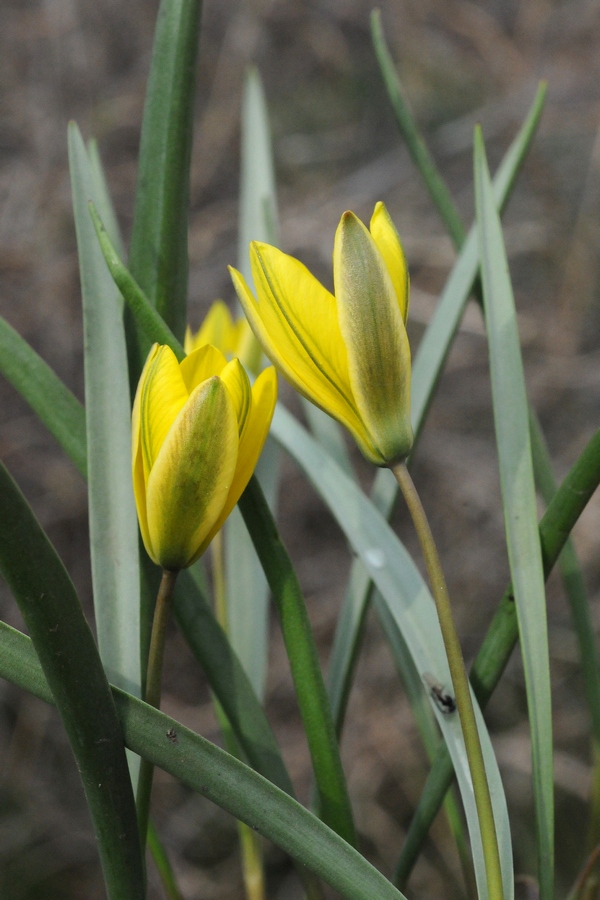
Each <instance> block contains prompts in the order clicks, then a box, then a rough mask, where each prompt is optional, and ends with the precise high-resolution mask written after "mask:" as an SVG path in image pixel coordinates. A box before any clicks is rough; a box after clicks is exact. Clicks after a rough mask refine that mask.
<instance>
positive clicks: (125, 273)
mask: <svg viewBox="0 0 600 900" xmlns="http://www.w3.org/2000/svg"><path fill="white" fill-rule="evenodd" d="M89 213H90V216H91V218H92V222H93V224H94V228H95V229H96V236H97V238H98V243H99V244H100V248H101V250H102V254H103V256H104V261H105V262H106V265H107V266H108V270H109V272H110V274H111V275H112V278H113V281H114V283H115V284H116V286H117V287H118V288H119V290H120V292H121V294H122V295H123V299H124V300H125V302H126V303H127V305H128V307H129V308H130V309H131V312H132V313H133V315H134V316H135V319H136V321H137V323H138V325H139V326H140V328H141V329H142V331H143V333H144V335H145V337H146V340H147V343H148V346H150V344H151V343H153V342H154V341H156V342H157V343H159V344H167V345H168V346H169V347H170V348H171V350H172V351H173V353H174V354H175V356H176V357H177V359H178V360H179V361H180V362H181V360H182V359H183V358H184V356H185V352H184V350H183V347H182V345H181V343H180V342H179V341H178V340H177V338H176V337H175V336H174V334H173V332H172V331H171V329H170V328H169V326H168V325H167V324H166V322H165V321H164V319H163V317H162V316H161V315H160V313H158V312H157V311H156V310H155V308H154V307H153V306H152V304H151V303H150V301H149V300H148V298H147V297H146V295H145V294H144V292H143V290H142V289H141V287H140V286H139V284H138V283H137V282H136V280H135V279H134V277H133V276H132V274H131V273H130V272H129V270H128V269H127V267H126V265H125V264H124V263H123V261H122V260H121V257H120V256H119V254H118V253H117V251H116V250H115V248H114V247H113V245H112V242H111V239H110V237H109V235H108V232H107V230H106V228H105V227H104V225H103V223H102V220H101V219H100V216H99V215H98V211H97V209H96V207H95V205H94V203H93V202H90V204H89Z"/></svg>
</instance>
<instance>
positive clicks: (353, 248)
mask: <svg viewBox="0 0 600 900" xmlns="http://www.w3.org/2000/svg"><path fill="white" fill-rule="evenodd" d="M333 277H334V283H335V291H336V298H337V301H338V313H339V319H340V327H341V331H342V334H343V336H344V340H345V343H346V348H347V351H348V363H349V370H350V380H351V383H352V390H353V393H354V399H355V402H356V405H357V407H358V410H359V413H360V416H361V419H362V421H363V422H364V424H365V426H366V429H367V431H368V434H369V437H370V440H371V442H372V444H373V446H374V448H375V450H376V452H377V453H378V454H379V455H380V457H381V461H380V462H379V465H383V464H385V463H392V462H397V461H398V460H399V459H402V458H404V457H405V456H406V454H407V453H408V451H409V449H410V447H411V446H412V430H411V426H410V347H409V344H408V336H407V334H406V328H405V326H404V321H403V318H402V314H401V312H400V308H399V306H398V301H397V296H396V291H395V289H394V285H393V284H392V280H391V278H390V274H389V272H388V270H387V266H386V264H385V262H384V259H383V257H382V255H381V253H380V252H379V249H378V247H377V245H376V243H375V241H374V240H373V238H372V237H371V234H370V233H369V231H368V230H367V229H366V228H365V226H364V225H363V223H362V222H361V221H360V219H358V218H357V217H356V216H355V215H354V213H350V212H346V213H344V215H343V216H342V219H341V221H340V224H339V226H338V229H337V231H336V236H335V245H334V254H333Z"/></svg>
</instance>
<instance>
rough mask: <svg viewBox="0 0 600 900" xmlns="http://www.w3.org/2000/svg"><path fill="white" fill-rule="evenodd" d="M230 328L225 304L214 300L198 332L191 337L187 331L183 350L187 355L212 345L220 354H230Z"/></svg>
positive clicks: (231, 326)
mask: <svg viewBox="0 0 600 900" xmlns="http://www.w3.org/2000/svg"><path fill="white" fill-rule="evenodd" d="M232 328H233V322H232V319H231V313H230V312H229V310H228V308H227V306H226V304H225V303H223V301H222V300H215V302H214V303H213V305H212V306H211V308H210V309H209V311H208V313H207V316H206V318H205V319H204V321H203V323H202V325H201V327H200V330H199V331H198V332H197V333H196V334H195V335H192V333H191V331H190V330H189V328H188V329H187V331H186V335H185V342H184V345H183V349H184V350H185V352H186V353H188V354H189V353H191V352H192V351H193V350H198V349H199V348H200V347H203V346H204V344H212V345H213V346H214V347H217V348H218V349H219V350H220V351H221V353H230V352H231V330H232Z"/></svg>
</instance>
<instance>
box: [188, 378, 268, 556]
mask: <svg viewBox="0 0 600 900" xmlns="http://www.w3.org/2000/svg"><path fill="white" fill-rule="evenodd" d="M276 402H277V372H276V371H275V369H274V368H273V367H272V366H269V368H268V369H265V370H264V371H263V372H261V373H260V375H259V376H258V378H257V379H256V381H255V382H254V384H253V385H252V405H251V408H250V415H249V416H248V419H247V422H246V428H245V430H244V433H243V435H242V438H241V440H240V448H239V452H238V459H237V466H236V469H235V475H234V478H233V482H232V485H231V488H230V490H229V494H228V496H227V500H226V502H225V506H224V507H223V510H222V512H221V515H220V516H219V518H218V519H217V521H216V522H215V524H214V526H213V528H212V530H211V531H210V533H209V534H208V535H207V536H206V538H205V540H204V547H203V549H204V548H206V547H208V545H209V544H210V542H211V541H212V539H213V537H214V536H215V534H216V533H217V531H218V530H219V529H220V528H221V526H222V525H223V523H224V522H225V519H226V518H227V516H228V515H229V513H230V512H231V510H232V509H233V507H234V506H235V505H236V503H237V502H238V500H239V499H240V497H241V495H242V493H243V492H244V490H245V489H246V485H247V484H248V482H249V481H250V476H251V475H252V473H253V472H254V469H255V468H256V464H257V462H258V458H259V456H260V454H261V452H262V448H263V446H264V443H265V441H266V439H267V435H268V433H269V428H270V427H271V419H272V418H273V413H274V412H275V404H276Z"/></svg>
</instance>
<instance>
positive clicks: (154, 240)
mask: <svg viewBox="0 0 600 900" xmlns="http://www.w3.org/2000/svg"><path fill="white" fill-rule="evenodd" d="M201 10H202V3H201V0H161V4H160V8H159V11H158V19H157V23H156V32H155V36H154V46H153V49H152V65H151V68H150V75H149V78H148V87H147V91H146V102H145V106H144V118H143V121H142V136H141V140H140V154H139V162H138V181H137V190H136V195H135V210H134V217H133V231H132V235H131V247H130V251H129V267H130V269H131V273H132V275H133V278H134V279H135V280H136V281H137V282H138V284H139V285H140V287H141V289H142V290H143V291H144V293H145V294H146V295H147V297H148V298H149V300H150V302H151V303H152V305H153V306H155V307H156V309H157V310H158V312H159V313H160V315H161V316H162V317H163V319H164V320H165V321H166V322H167V324H168V325H169V327H170V328H171V330H172V331H173V332H174V334H175V335H176V337H177V338H178V339H179V340H183V335H184V332H185V326H186V321H187V312H186V311H187V282H188V208H189V191H190V187H189V175H190V159H191V151H192V137H193V113H194V95H195V82H196V66H197V58H198V42H199V36H200V15H201ZM147 350H148V347H147V346H146V351H145V352H143V351H142V356H141V358H142V359H143V358H145V355H146V353H147Z"/></svg>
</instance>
